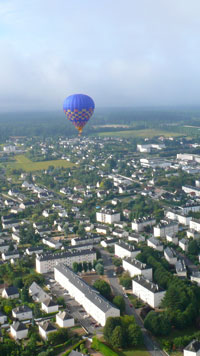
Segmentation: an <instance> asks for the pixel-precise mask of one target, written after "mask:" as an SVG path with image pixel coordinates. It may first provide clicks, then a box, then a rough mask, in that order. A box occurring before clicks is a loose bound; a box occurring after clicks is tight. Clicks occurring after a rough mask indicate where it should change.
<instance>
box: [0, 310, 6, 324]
mask: <svg viewBox="0 0 200 356" xmlns="http://www.w3.org/2000/svg"><path fill="white" fill-rule="evenodd" d="M6 321H7V315H5V314H4V313H2V312H1V311H0V324H5V323H6Z"/></svg>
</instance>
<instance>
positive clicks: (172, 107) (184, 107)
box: [0, 105, 200, 115]
mask: <svg viewBox="0 0 200 356" xmlns="http://www.w3.org/2000/svg"><path fill="white" fill-rule="evenodd" d="M107 109H109V110H111V109H121V110H145V111H147V110H200V105H160V106H156V105H154V106H99V107H96V108H95V111H99V110H107ZM12 113H16V114H30V113H61V114H62V113H63V111H62V110H55V109H54V110H50V109H49V110H45V109H38V110H27V109H26V110H23V109H19V110H2V111H1V110H0V115H3V114H12Z"/></svg>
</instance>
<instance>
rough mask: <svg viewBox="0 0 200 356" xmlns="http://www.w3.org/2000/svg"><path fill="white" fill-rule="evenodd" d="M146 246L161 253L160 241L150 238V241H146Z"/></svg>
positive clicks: (161, 245)
mask: <svg viewBox="0 0 200 356" xmlns="http://www.w3.org/2000/svg"><path fill="white" fill-rule="evenodd" d="M147 246H149V247H151V248H153V249H154V250H157V251H160V252H162V251H163V244H162V243H161V241H160V240H158V239H156V238H155V237H150V239H148V240H147Z"/></svg>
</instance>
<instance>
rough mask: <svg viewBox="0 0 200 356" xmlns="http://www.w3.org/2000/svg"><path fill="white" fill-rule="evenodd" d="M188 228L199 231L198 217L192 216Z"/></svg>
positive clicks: (199, 221)
mask: <svg viewBox="0 0 200 356" xmlns="http://www.w3.org/2000/svg"><path fill="white" fill-rule="evenodd" d="M190 229H191V230H194V231H197V232H200V219H194V218H192V220H191V221H190Z"/></svg>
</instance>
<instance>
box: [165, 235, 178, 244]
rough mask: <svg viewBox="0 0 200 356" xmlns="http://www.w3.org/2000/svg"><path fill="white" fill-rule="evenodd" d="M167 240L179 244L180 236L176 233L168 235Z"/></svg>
mask: <svg viewBox="0 0 200 356" xmlns="http://www.w3.org/2000/svg"><path fill="white" fill-rule="evenodd" d="M166 240H167V242H172V243H173V244H174V245H178V237H176V236H174V235H166Z"/></svg>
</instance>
